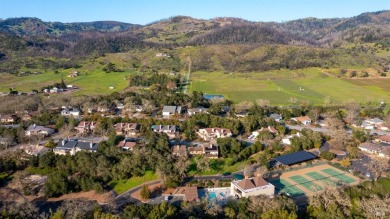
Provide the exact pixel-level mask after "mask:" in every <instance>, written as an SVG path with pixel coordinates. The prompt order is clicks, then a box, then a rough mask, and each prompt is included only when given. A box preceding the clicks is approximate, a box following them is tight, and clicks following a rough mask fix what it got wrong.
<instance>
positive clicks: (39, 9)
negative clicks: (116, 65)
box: [0, 0, 390, 24]
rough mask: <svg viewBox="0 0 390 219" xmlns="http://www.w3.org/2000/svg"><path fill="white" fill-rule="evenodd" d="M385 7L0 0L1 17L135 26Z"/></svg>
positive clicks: (298, 1)
mask: <svg viewBox="0 0 390 219" xmlns="http://www.w3.org/2000/svg"><path fill="white" fill-rule="evenodd" d="M389 9H390V0H105V1H103V0H0V18H2V19H6V18H10V17H37V18H40V19H42V20H44V21H60V22H85V21H98V20H99V21H101V20H114V21H122V22H128V23H134V24H147V23H150V22H153V21H156V20H160V19H163V18H168V17H171V16H176V15H186V16H191V17H194V18H202V19H209V18H215V17H238V18H243V19H247V20H250V21H277V22H282V21H288V20H292V19H298V18H305V17H317V18H333V17H352V16H356V15H358V14H360V13H363V12H373V11H380V10H389Z"/></svg>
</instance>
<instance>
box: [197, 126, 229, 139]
mask: <svg viewBox="0 0 390 219" xmlns="http://www.w3.org/2000/svg"><path fill="white" fill-rule="evenodd" d="M197 133H198V135H199V137H201V138H202V139H203V140H205V141H209V140H212V139H217V138H227V137H231V136H232V131H230V129H224V128H205V129H199V131H198V132H197Z"/></svg>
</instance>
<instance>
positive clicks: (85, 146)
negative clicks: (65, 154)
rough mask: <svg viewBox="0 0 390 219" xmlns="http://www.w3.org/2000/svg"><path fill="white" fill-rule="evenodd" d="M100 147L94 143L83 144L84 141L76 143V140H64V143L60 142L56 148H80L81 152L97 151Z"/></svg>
mask: <svg viewBox="0 0 390 219" xmlns="http://www.w3.org/2000/svg"><path fill="white" fill-rule="evenodd" d="M91 146H92V147H91ZM98 147H99V144H98V143H93V142H83V141H74V140H72V141H67V140H62V141H60V142H58V144H57V147H56V148H59V149H72V148H80V149H81V150H91V151H96V150H97V148H98Z"/></svg>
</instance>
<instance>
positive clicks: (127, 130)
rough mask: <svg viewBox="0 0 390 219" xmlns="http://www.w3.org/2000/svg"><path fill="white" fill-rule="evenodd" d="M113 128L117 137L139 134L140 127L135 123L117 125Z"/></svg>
mask: <svg viewBox="0 0 390 219" xmlns="http://www.w3.org/2000/svg"><path fill="white" fill-rule="evenodd" d="M114 127H115V132H116V134H117V135H125V136H135V135H137V134H138V133H139V129H140V127H141V125H140V124H137V123H117V124H115V126H114Z"/></svg>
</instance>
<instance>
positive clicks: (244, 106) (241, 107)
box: [235, 100, 253, 112]
mask: <svg viewBox="0 0 390 219" xmlns="http://www.w3.org/2000/svg"><path fill="white" fill-rule="evenodd" d="M251 107H253V102H250V101H246V100H244V101H241V102H240V103H238V104H236V105H235V109H236V111H237V112H244V111H247V110H249V109H250V108H251Z"/></svg>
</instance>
